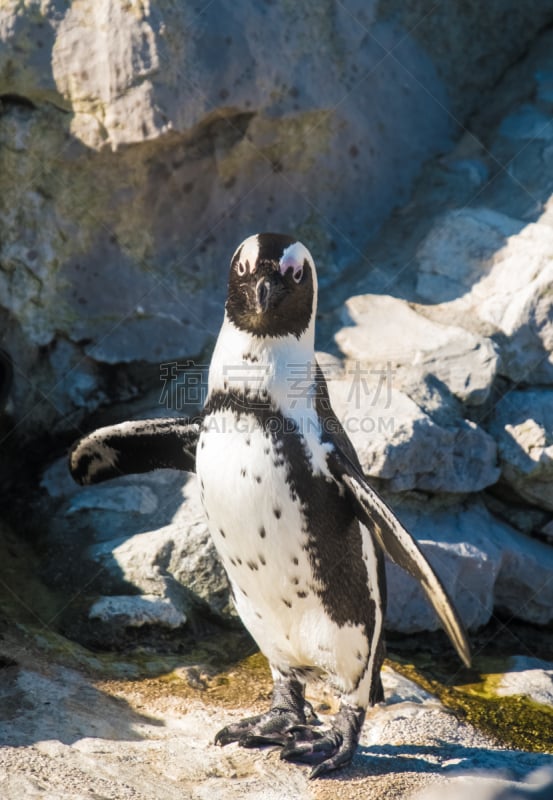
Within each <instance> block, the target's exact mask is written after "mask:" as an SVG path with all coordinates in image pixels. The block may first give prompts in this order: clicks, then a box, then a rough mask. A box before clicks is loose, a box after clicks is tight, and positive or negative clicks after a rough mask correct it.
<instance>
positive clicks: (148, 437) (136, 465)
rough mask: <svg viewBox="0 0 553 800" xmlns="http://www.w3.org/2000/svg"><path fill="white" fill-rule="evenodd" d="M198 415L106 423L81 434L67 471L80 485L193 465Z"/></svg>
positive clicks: (193, 469)
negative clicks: (102, 426)
mask: <svg viewBox="0 0 553 800" xmlns="http://www.w3.org/2000/svg"><path fill="white" fill-rule="evenodd" d="M200 427H201V417H196V418H194V419H184V418H183V419H181V418H175V419H163V418H160V419H141V420H133V421H129V422H122V423H120V424H119V425H109V426H108V427H106V428H98V430H96V431H94V432H93V433H90V434H89V435H88V436H85V437H84V438H83V439H81V440H80V441H78V442H77V444H76V445H75V446H74V447H73V449H72V450H71V453H70V454H69V471H70V472H71V475H72V476H73V479H74V480H75V481H76V482H77V483H80V484H82V485H85V484H91V483H100V482H101V481H107V480H110V479H111V478H117V477H118V476H120V475H129V474H133V473H138V472H150V471H151V470H154V469H162V468H164V467H170V468H172V469H181V470H185V471H186V472H194V471H195V469H196V446H197V444H198V438H199V435H200Z"/></svg>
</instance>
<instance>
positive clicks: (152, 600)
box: [88, 594, 186, 628]
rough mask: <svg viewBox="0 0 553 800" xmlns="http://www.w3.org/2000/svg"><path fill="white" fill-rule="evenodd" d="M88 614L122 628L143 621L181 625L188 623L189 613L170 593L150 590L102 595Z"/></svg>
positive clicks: (138, 625)
mask: <svg viewBox="0 0 553 800" xmlns="http://www.w3.org/2000/svg"><path fill="white" fill-rule="evenodd" d="M88 616H89V617H90V619H99V620H100V621H101V622H107V623H109V624H111V625H113V626H114V627H121V628H126V627H129V626H130V627H131V628H141V627H142V626H143V625H161V626H162V627H166V628H180V627H181V625H184V624H185V623H186V615H185V614H184V613H183V612H182V611H181V610H180V609H178V608H176V607H175V605H174V604H173V603H172V602H171V600H170V599H169V598H168V597H157V596H156V595H149V594H142V595H118V596H117V595H111V596H110V597H100V598H99V599H98V600H96V602H95V603H94V604H93V605H92V606H91V608H90V611H89V612H88Z"/></svg>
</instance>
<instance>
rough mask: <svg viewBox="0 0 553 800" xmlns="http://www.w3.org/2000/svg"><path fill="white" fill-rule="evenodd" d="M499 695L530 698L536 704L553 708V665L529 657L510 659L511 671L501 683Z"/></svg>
mask: <svg viewBox="0 0 553 800" xmlns="http://www.w3.org/2000/svg"><path fill="white" fill-rule="evenodd" d="M497 694H498V695H501V696H502V697H504V696H509V695H513V694H519V695H524V696H525V697H530V698H531V699H532V700H534V702H536V703H542V704H543V705H550V706H553V664H551V663H549V662H547V661H542V660H541V659H539V658H531V657H529V656H513V657H512V658H511V659H509V671H508V672H506V673H505V674H504V675H503V677H502V678H501V680H500V682H499V686H498V687H497Z"/></svg>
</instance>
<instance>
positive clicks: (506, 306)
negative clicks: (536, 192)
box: [417, 208, 553, 383]
mask: <svg viewBox="0 0 553 800" xmlns="http://www.w3.org/2000/svg"><path fill="white" fill-rule="evenodd" d="M417 257H418V261H419V275H418V284H417V291H418V293H419V295H420V296H421V297H422V298H424V299H425V300H428V301H431V302H433V303H439V304H442V307H441V308H440V309H438V310H434V312H433V313H434V315H436V314H438V313H440V312H441V316H442V317H449V318H450V319H451V318H453V319H456V320H459V321H460V324H462V325H463V326H464V327H466V328H468V329H469V330H473V331H477V332H485V333H486V334H487V335H489V336H492V338H493V339H494V340H495V341H496V343H497V345H498V347H499V352H500V362H499V367H498V369H499V372H500V373H501V374H503V375H505V376H507V377H508V378H510V379H511V380H513V381H515V382H517V383H519V382H521V381H523V382H525V383H553V296H552V293H551V286H552V285H553V258H552V257H553V229H552V228H551V227H550V226H549V225H547V224H543V223H539V222H538V223H531V224H527V225H525V224H523V223H522V222H520V221H518V220H514V219H511V218H510V217H507V216H506V215H504V214H500V213H498V212H496V211H491V210H490V209H486V208H468V209H467V208H466V209H461V210H456V211H450V212H448V213H447V214H445V215H444V216H442V217H441V218H440V219H439V220H437V222H436V223H435V224H434V226H433V227H432V229H431V231H430V232H429V234H428V236H427V237H426V238H425V240H424V241H423V242H422V244H421V245H420V247H419V249H418V251H417Z"/></svg>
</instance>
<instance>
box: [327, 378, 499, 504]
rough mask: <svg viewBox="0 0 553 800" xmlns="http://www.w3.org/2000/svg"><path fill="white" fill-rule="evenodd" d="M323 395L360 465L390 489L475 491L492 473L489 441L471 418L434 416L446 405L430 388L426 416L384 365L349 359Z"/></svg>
mask: <svg viewBox="0 0 553 800" xmlns="http://www.w3.org/2000/svg"><path fill="white" fill-rule="evenodd" d="M417 391H419V392H420V391H421V390H420V387H419V389H418V390H417ZM329 393H330V398H331V402H332V405H333V407H334V410H335V411H336V414H337V416H338V418H339V419H340V421H341V422H342V424H343V425H344V427H345V429H346V431H347V433H348V435H349V437H350V438H351V440H352V442H353V444H354V446H355V448H356V450H357V453H358V455H359V458H360V460H361V464H362V466H363V469H364V470H365V471H366V473H367V474H368V475H370V476H373V477H375V478H379V479H382V480H383V481H385V485H386V487H387V489H389V490H390V491H392V492H399V491H405V490H408V489H422V490H425V491H430V492H474V491H478V490H480V489H483V488H484V487H485V486H490V485H491V484H493V483H495V482H496V480H497V478H498V477H499V470H498V468H497V467H496V458H497V456H496V447H495V443H494V441H493V439H492V438H491V437H490V436H489V435H488V434H487V433H486V432H485V431H483V430H482V429H481V428H479V427H478V426H477V425H476V424H475V423H474V422H471V421H470V420H465V419H463V418H462V417H458V416H457V414H447V413H441V412H443V411H444V406H445V405H446V403H445V402H444V399H443V397H441V396H440V397H439V398H438V397H436V393H434V395H433V396H432V392H431V389H429V390H428V392H427V395H428V397H427V400H428V401H429V405H430V406H432V405H433V410H432V416H431V415H430V414H429V413H426V412H425V411H424V410H423V409H422V408H421V407H420V406H419V405H417V403H416V402H415V401H414V400H412V399H411V398H410V397H409V396H408V395H407V394H405V393H404V392H402V391H401V390H400V389H397V388H396V387H395V385H394V378H393V373H392V370H391V369H390V366H389V365H387V366H384V367H382V368H371V367H369V366H364V365H363V364H362V363H360V362H358V363H355V364H351V363H349V364H347V365H346V370H345V374H344V376H343V377H342V378H341V379H338V380H331V381H330V382H329ZM435 420H436V421H435Z"/></svg>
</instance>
